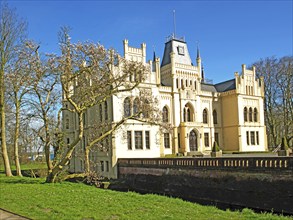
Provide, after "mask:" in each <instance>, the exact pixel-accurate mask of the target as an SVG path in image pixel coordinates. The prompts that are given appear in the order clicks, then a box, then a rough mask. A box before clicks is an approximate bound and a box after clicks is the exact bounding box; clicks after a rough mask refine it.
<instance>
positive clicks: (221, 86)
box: [214, 79, 236, 92]
mask: <svg viewBox="0 0 293 220" xmlns="http://www.w3.org/2000/svg"><path fill="white" fill-rule="evenodd" d="M214 86H215V88H216V90H217V92H226V91H229V90H234V89H236V84H235V79H230V80H228V81H225V82H221V83H218V84H215V85H214Z"/></svg>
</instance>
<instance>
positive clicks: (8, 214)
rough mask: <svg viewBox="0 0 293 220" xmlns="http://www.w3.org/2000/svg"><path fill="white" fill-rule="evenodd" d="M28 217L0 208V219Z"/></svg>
mask: <svg viewBox="0 0 293 220" xmlns="http://www.w3.org/2000/svg"><path fill="white" fill-rule="evenodd" d="M27 219H29V218H25V217H23V216H20V215H17V214H14V213H12V212H8V211H5V210H3V209H0V220H27Z"/></svg>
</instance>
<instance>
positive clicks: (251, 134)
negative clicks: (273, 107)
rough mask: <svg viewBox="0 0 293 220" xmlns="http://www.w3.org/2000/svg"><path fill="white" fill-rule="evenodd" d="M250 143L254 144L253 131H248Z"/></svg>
mask: <svg viewBox="0 0 293 220" xmlns="http://www.w3.org/2000/svg"><path fill="white" fill-rule="evenodd" d="M250 143H251V145H255V137H254V131H251V132H250Z"/></svg>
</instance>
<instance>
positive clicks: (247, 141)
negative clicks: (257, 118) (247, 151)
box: [246, 131, 250, 145]
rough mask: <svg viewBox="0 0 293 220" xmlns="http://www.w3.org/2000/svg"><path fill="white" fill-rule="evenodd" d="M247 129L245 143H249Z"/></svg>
mask: <svg viewBox="0 0 293 220" xmlns="http://www.w3.org/2000/svg"><path fill="white" fill-rule="evenodd" d="M249 143H250V142H249V131H246V144H247V145H249Z"/></svg>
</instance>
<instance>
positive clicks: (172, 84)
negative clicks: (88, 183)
mask: <svg viewBox="0 0 293 220" xmlns="http://www.w3.org/2000/svg"><path fill="white" fill-rule="evenodd" d="M123 44H124V58H125V59H128V60H133V61H138V62H142V63H143V64H144V65H147V66H149V67H150V72H149V75H148V77H147V79H146V80H145V81H144V82H143V83H141V84H140V87H142V88H147V89H149V91H151V93H152V95H153V96H154V97H156V98H157V99H158V100H159V108H160V109H161V111H162V119H163V121H165V122H169V123H171V125H172V132H171V133H162V132H160V128H159V126H156V125H151V124H148V123H144V122H140V121H137V120H128V121H127V122H126V123H124V124H123V125H122V126H121V128H120V129H118V130H117V131H116V132H115V133H113V134H112V135H111V136H108V137H107V138H106V139H105V140H104V142H103V143H104V144H105V145H106V146H107V149H108V150H107V151H102V150H101V151H98V152H95V153H94V154H92V155H91V159H92V160H93V161H94V162H95V163H96V164H97V165H98V166H96V167H95V170H96V171H97V172H99V173H101V174H102V175H103V176H106V177H109V178H116V177H117V169H116V166H117V165H116V163H117V159H118V158H155V157H162V156H165V155H169V154H177V153H182V154H183V155H187V156H192V155H195V154H197V153H203V154H208V153H209V152H210V151H211V150H212V145H213V143H214V142H217V143H218V144H219V146H220V148H221V149H222V150H223V151H231V152H233V151H236V152H252V151H266V150H267V143H266V128H265V124H264V108H263V106H264V105H263V104H264V103H263V102H264V82H263V79H262V78H260V79H257V78H256V73H255V68H254V67H253V68H252V70H249V69H246V66H245V65H244V64H243V65H242V72H241V73H237V72H236V73H235V74H234V78H233V79H231V80H228V81H225V82H221V83H218V84H212V83H209V82H208V81H207V80H206V79H205V77H204V71H203V67H202V62H201V56H200V51H199V49H197V57H196V61H195V62H196V65H193V63H192V60H191V57H190V55H189V52H188V47H187V43H186V42H185V40H184V39H182V38H180V39H179V38H175V37H170V38H169V39H168V40H167V42H166V43H165V49H164V55H163V58H162V62H160V58H158V57H155V56H154V59H153V60H152V61H149V62H146V45H145V44H141V48H134V47H131V46H129V44H128V40H124V41H123ZM138 95H139V90H138V89H134V90H133V91H131V92H124V93H119V94H118V95H116V96H113V97H111V98H110V99H108V100H107V101H106V102H105V103H104V104H103V105H99V106H94V107H93V108H92V109H90V110H88V111H87V112H86V115H85V125H87V124H90V123H91V121H92V120H90V119H91V118H94V117H98V120H100V121H102V120H108V121H111V122H114V123H115V122H118V121H119V120H121V118H122V117H123V116H124V114H128V113H129V111H132V110H133V103H134V102H135V97H137V96H138ZM63 121H64V123H65V125H64V128H65V133H66V134H67V142H70V138H73V136H74V134H75V130H74V129H75V128H76V125H75V123H76V116H75V115H74V114H70V115H67V116H66V117H65V118H64V120H63ZM86 142H87V134H86V133H85V136H84V137H83V140H82V141H81V143H80V149H83V148H84V146H85V145H86ZM76 150H77V149H76ZM83 167H84V164H83V160H82V158H79V157H77V156H76V154H74V155H73V158H72V159H71V162H70V170H71V171H74V172H79V171H82V169H83Z"/></svg>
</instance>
